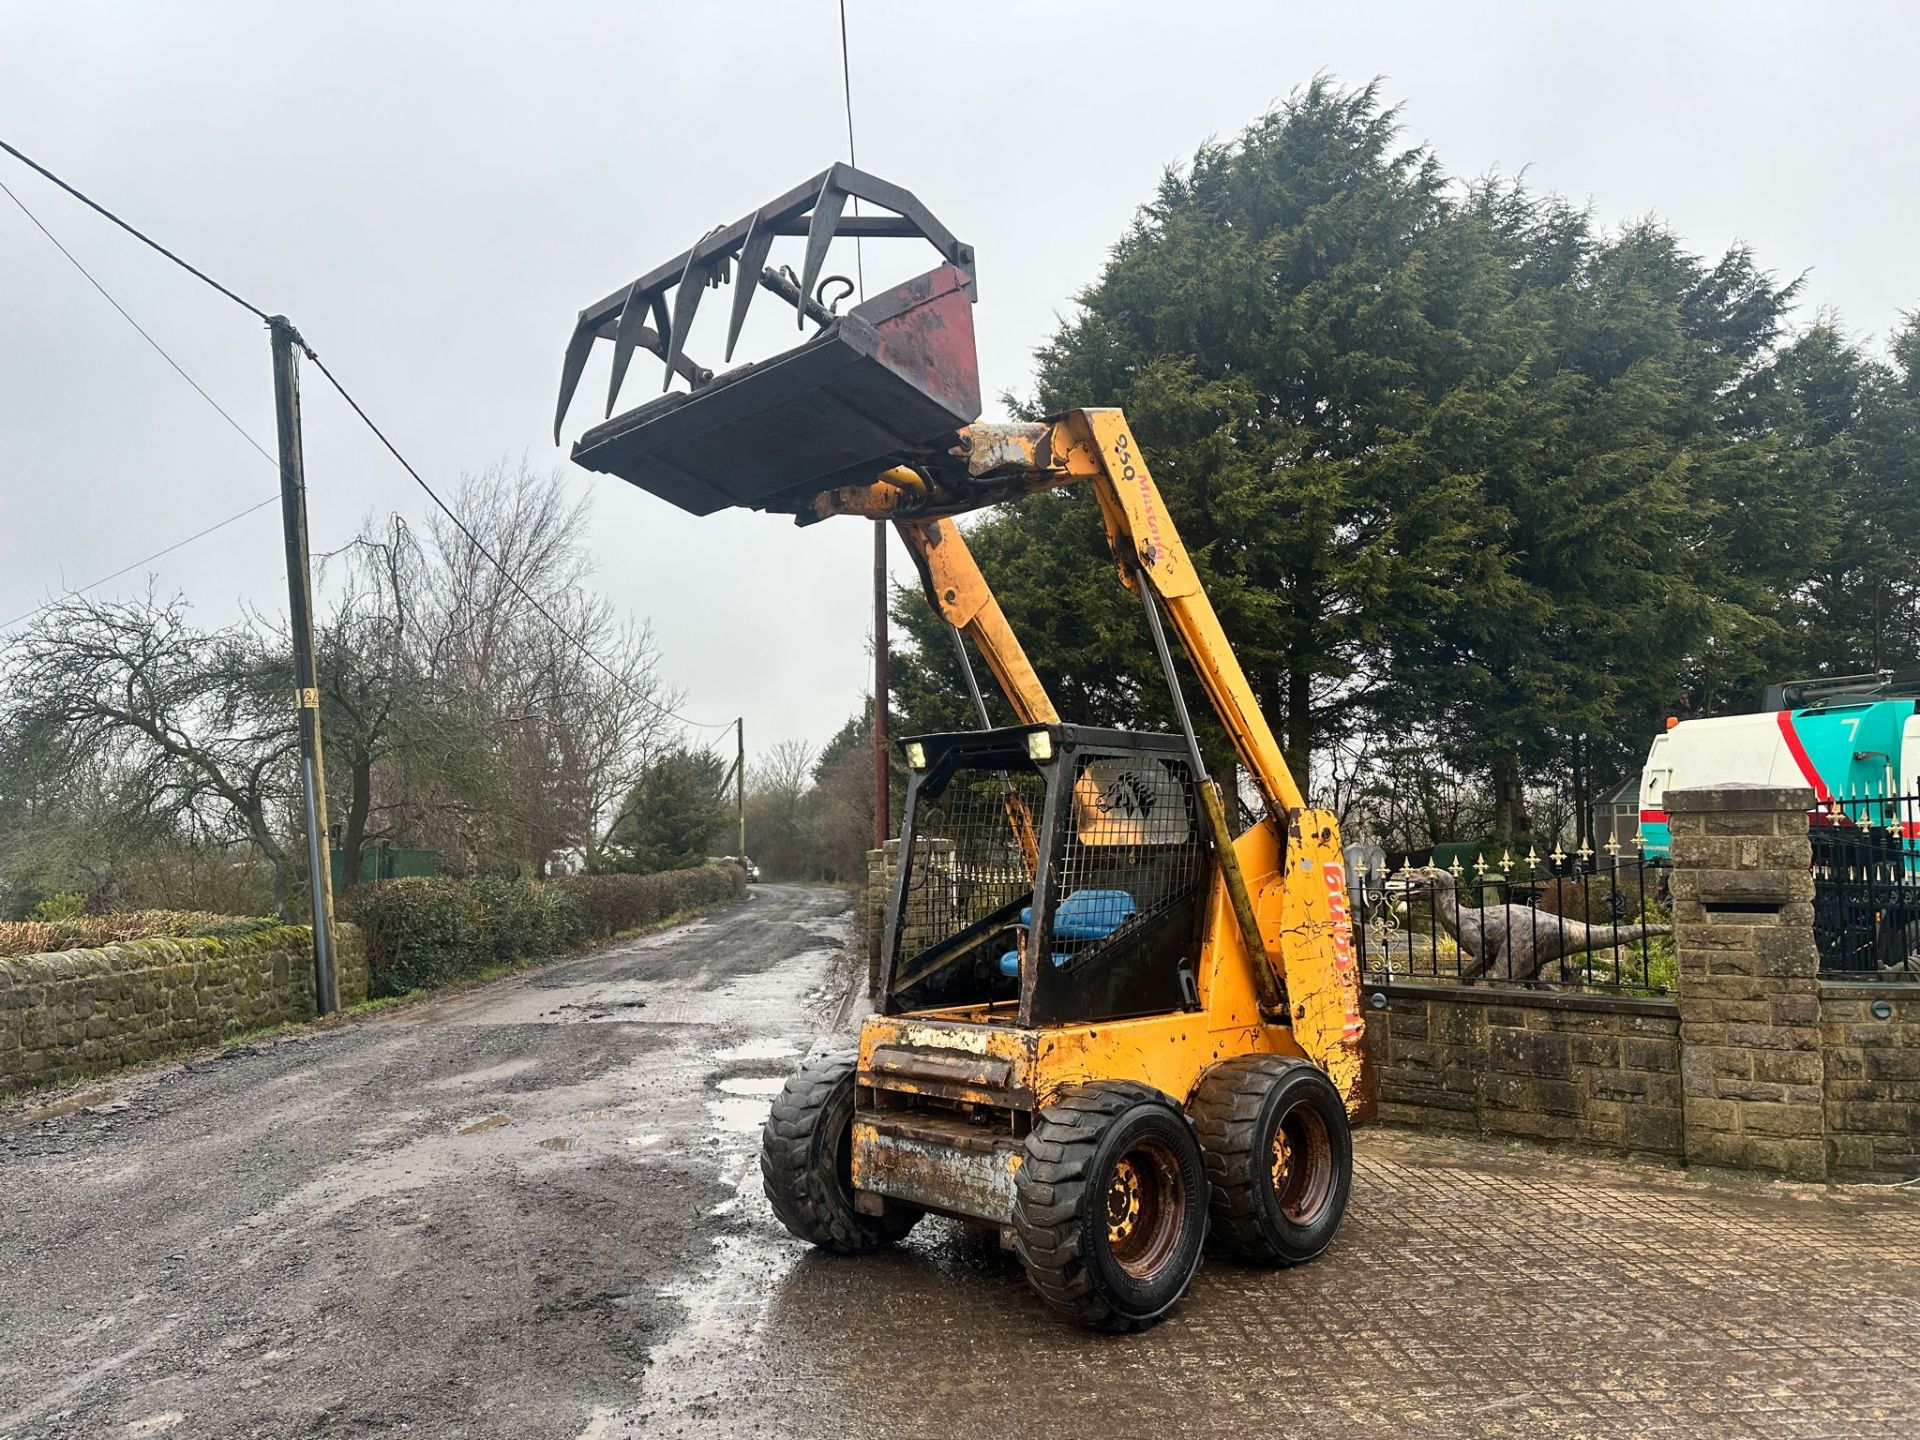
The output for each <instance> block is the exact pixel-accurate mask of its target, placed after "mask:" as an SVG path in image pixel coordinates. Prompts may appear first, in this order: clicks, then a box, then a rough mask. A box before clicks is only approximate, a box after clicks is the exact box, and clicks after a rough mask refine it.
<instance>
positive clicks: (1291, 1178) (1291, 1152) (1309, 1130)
mask: <svg viewBox="0 0 1920 1440" xmlns="http://www.w3.org/2000/svg"><path fill="white" fill-rule="evenodd" d="M1271 1174H1272V1180H1273V1200H1274V1204H1276V1205H1277V1206H1279V1207H1280V1213H1281V1214H1283V1215H1285V1216H1286V1217H1287V1219H1289V1220H1291V1221H1293V1222H1294V1223H1295V1224H1297V1225H1308V1224H1311V1223H1313V1221H1314V1220H1316V1219H1318V1218H1319V1215H1320V1212H1321V1211H1322V1210H1323V1209H1325V1208H1326V1204H1327V1199H1328V1197H1329V1196H1330V1195H1332V1194H1333V1137H1332V1136H1330V1135H1329V1134H1328V1133H1327V1122H1326V1121H1325V1120H1323V1119H1321V1118H1320V1112H1319V1111H1318V1110H1315V1109H1314V1108H1313V1107H1312V1106H1311V1105H1309V1104H1306V1103H1305V1102H1304V1101H1303V1102H1302V1103H1300V1104H1298V1105H1295V1106H1294V1107H1293V1108H1292V1109H1291V1110H1289V1111H1287V1112H1286V1113H1285V1114H1284V1115H1282V1116H1281V1117H1280V1123H1279V1124H1278V1125H1276V1126H1274V1127H1273V1158H1272V1171H1271Z"/></svg>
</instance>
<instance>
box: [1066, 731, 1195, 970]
mask: <svg viewBox="0 0 1920 1440" xmlns="http://www.w3.org/2000/svg"><path fill="white" fill-rule="evenodd" d="M1067 808H1068V813H1067V815H1066V818H1065V828H1064V833H1063V834H1062V835H1061V837H1060V840H1059V844H1058V845H1057V846H1056V847H1055V849H1054V854H1053V861H1052V867H1051V868H1052V876H1051V878H1052V886H1051V891H1052V894H1053V897H1054V907H1053V913H1052V915H1051V916H1050V917H1049V923H1048V936H1049V946H1050V951H1051V953H1052V955H1053V956H1054V963H1055V964H1056V965H1064V964H1067V963H1069V962H1071V961H1075V960H1077V959H1079V958H1080V957H1081V956H1084V955H1088V954H1089V953H1090V952H1093V951H1096V950H1100V949H1103V948H1106V947H1109V946H1113V945H1117V944H1121V943H1123V942H1124V941H1125V940H1126V938H1127V937H1128V936H1130V935H1132V934H1135V933H1137V932H1139V931H1141V930H1142V929H1144V928H1146V927H1148V926H1150V925H1152V924H1153V922H1155V921H1156V920H1158V919H1160V918H1161V917H1162V916H1164V915H1165V914H1166V913H1167V912H1168V911H1169V910H1170V909H1172V908H1174V907H1176V906H1180V905H1183V904H1185V903H1186V902H1188V901H1190V900H1192V898H1193V897H1194V894H1195V892H1196V891H1197V890H1198V888H1199V886H1200V885H1201V883H1202V882H1203V881H1204V880H1205V879H1206V876H1207V873H1208V867H1207V856H1208V848H1207V843H1206V839H1205V830H1204V829H1203V827H1202V826H1201V824H1200V817H1199V814H1198V811H1197V808H1196V805H1195V799H1194V793H1193V776H1192V772H1191V770H1190V768H1189V767H1188V765H1187V763H1186V762H1185V761H1184V760H1178V759H1173V758H1169V757H1164V756H1143V755H1098V754H1084V753H1083V754H1080V755H1078V756H1076V757H1075V761H1074V777H1073V790H1072V803H1071V805H1070V806H1069V807H1067Z"/></svg>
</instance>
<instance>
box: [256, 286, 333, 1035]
mask: <svg viewBox="0 0 1920 1440" xmlns="http://www.w3.org/2000/svg"><path fill="white" fill-rule="evenodd" d="M267 328H268V330H270V331H271V332H272V335H273V407H274V417H275V420H276V421H277V422H278V429H279V436H280V523H281V529H282V531H283V532H284V534H285V536H286V542H287V619H288V625H289V628H290V629H291V630H292V632H293V685H294V701H295V705H296V707H297V710H298V713H299V717H300V780H301V788H302V790H303V792H304V794H305V798H306V821H307V890H308V892H309V894H310V896H311V898H312V901H313V1003H314V1009H315V1010H317V1011H318V1012H319V1013H320V1014H322V1015H330V1014H332V1013H333V1012H334V1011H335V1010H338V1009H339V1008H340V986H339V981H338V979H337V977H336V975H335V973H334V967H333V865H332V861H331V860H330V858H329V857H328V854H327V770H326V765H325V762H324V761H323V759H322V756H321V753H320V681H319V677H318V676H317V674H316V673H315V670H314V664H313V576H312V574H311V572H310V570H309V567H308V564H307V478H306V463H305V461H304V459H303V458H302V455H301V449H300V372H299V355H298V349H299V347H300V346H301V345H302V343H303V342H302V341H301V339H300V332H299V331H298V330H295V329H294V328H293V326H292V324H291V323H289V321H288V320H287V317H286V316H284V315H275V316H273V317H271V318H270V319H269V320H268V321H267Z"/></svg>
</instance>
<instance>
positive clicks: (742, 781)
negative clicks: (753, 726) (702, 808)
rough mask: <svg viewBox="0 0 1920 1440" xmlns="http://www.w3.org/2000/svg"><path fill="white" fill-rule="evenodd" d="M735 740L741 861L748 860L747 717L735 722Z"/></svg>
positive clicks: (735, 789)
mask: <svg viewBox="0 0 1920 1440" xmlns="http://www.w3.org/2000/svg"><path fill="white" fill-rule="evenodd" d="M733 732H734V738H735V740H736V741H737V742H738V744H737V745H736V747H735V749H734V752H733V805H734V809H735V810H737V811H738V812H739V814H740V848H739V850H738V851H736V852H735V853H736V854H738V855H739V857H740V858H741V860H743V861H744V860H745V859H746V858H747V717H746V716H744V715H742V716H740V718H739V719H737V720H735V721H734V722H733Z"/></svg>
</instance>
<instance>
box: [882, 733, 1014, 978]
mask: <svg viewBox="0 0 1920 1440" xmlns="http://www.w3.org/2000/svg"><path fill="white" fill-rule="evenodd" d="M1045 799H1046V781H1045V780H1044V778H1043V777H1042V776H1041V775H1040V774H1038V773H1037V772H1035V771H1033V770H1031V769H1028V770H1008V769H1001V768H997V767H991V766H964V767H962V768H960V769H957V770H955V771H954V772H953V774H952V775H951V777H950V778H949V779H948V780H947V782H946V784H945V785H944V786H943V787H941V788H940V789H938V790H937V791H935V792H932V793H924V792H923V793H922V795H921V796H920V797H919V801H918V804H917V806H916V812H915V814H914V817H913V834H912V840H911V850H910V852H909V853H908V854H906V855H903V856H902V857H901V863H902V864H904V865H905V866H906V867H907V877H906V890H905V892H904V896H903V903H902V905H901V907H900V916H899V923H898V931H897V935H896V938H895V946H896V950H895V953H896V955H897V956H898V957H899V958H900V959H901V960H902V961H903V962H904V964H903V970H904V971H905V972H906V973H907V974H909V975H911V973H912V972H913V970H914V969H915V968H916V962H917V961H918V960H920V959H921V957H924V956H926V955H928V954H929V953H930V952H933V951H936V950H943V949H945V948H947V947H948V946H949V943H950V942H952V941H954V940H956V939H957V938H959V937H961V936H963V935H965V934H966V933H967V932H968V931H972V930H979V931H980V933H979V934H978V935H977V936H975V938H974V943H973V945H971V946H968V947H965V948H964V949H963V950H962V951H960V952H956V953H955V955H954V956H953V957H952V958H953V959H956V960H965V959H967V958H969V952H970V951H972V950H975V949H979V950H983V951H984V950H985V949H987V948H989V947H990V946H991V945H992V943H993V942H994V940H995V936H996V934H997V933H998V932H997V931H996V930H994V929H992V928H991V927H992V926H994V925H995V924H996V923H998V924H1000V925H1002V926H1005V925H1011V924H1012V923H1013V921H1014V920H1015V918H1016V917H1017V913H1018V911H1019V910H1020V908H1021V907H1023V906H1026V905H1029V904H1031V902H1032V897H1033V881H1034V874H1035V868H1036V865H1037V840H1036V835H1037V828H1038V817H1039V816H1040V815H1041V814H1042V813H1043V809H1044V805H1045ZM982 927H988V928H982ZM994 958H995V959H997V958H998V957H997V953H996V955H995V957H994Z"/></svg>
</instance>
